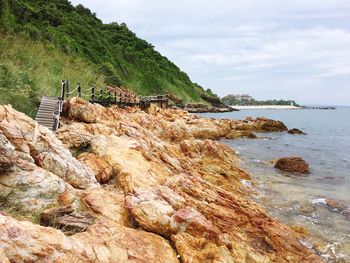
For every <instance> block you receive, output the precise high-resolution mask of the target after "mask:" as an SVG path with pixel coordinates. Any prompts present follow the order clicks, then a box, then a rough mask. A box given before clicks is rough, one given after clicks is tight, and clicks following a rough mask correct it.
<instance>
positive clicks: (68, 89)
mask: <svg viewBox="0 0 350 263" xmlns="http://www.w3.org/2000/svg"><path fill="white" fill-rule="evenodd" d="M69 92H70V81H69V80H67V81H66V93H67V98H69V96H70V93H69Z"/></svg>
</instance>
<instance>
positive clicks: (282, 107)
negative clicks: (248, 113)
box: [230, 105, 303, 110]
mask: <svg viewBox="0 0 350 263" xmlns="http://www.w3.org/2000/svg"><path fill="white" fill-rule="evenodd" d="M230 107H232V108H235V109H237V110H302V109H303V108H302V107H297V106H291V105H258V106H238V105H231V106H230Z"/></svg>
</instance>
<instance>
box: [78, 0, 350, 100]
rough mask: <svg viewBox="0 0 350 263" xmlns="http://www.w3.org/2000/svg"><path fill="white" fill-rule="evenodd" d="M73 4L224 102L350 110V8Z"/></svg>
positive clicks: (241, 2)
mask: <svg viewBox="0 0 350 263" xmlns="http://www.w3.org/2000/svg"><path fill="white" fill-rule="evenodd" d="M72 2H73V3H74V4H77V3H79V2H81V3H82V4H84V5H86V6H87V7H89V8H91V9H92V10H93V12H97V15H98V17H100V18H101V19H102V20H103V21H105V22H112V21H117V22H120V23H121V22H125V23H127V24H128V26H129V28H130V29H132V30H133V31H135V32H136V33H137V35H139V36H140V37H142V38H145V39H146V40H147V41H149V42H151V43H152V44H153V45H154V46H155V47H156V49H157V50H159V51H160V52H161V53H162V54H163V55H165V56H167V57H168V58H169V59H171V60H172V61H174V62H175V63H176V64H177V65H178V66H179V67H180V68H182V69H183V70H184V71H186V72H187V73H188V74H189V75H190V77H191V78H192V79H193V81H195V82H198V83H200V84H202V85H203V86H204V87H206V88H212V89H213V90H214V91H216V92H217V93H218V94H219V95H221V96H222V95H225V94H226V93H230V92H249V93H251V94H252V95H253V96H256V97H258V98H259V97H260V98H268V97H276V98H283V97H285V98H293V99H296V100H298V101H300V102H301V103H335V104H350V90H349V88H348V83H349V82H350V1H347V0H333V1H319V0H317V1H316V0H308V1H305V0H294V1H281V0H264V1H259V0H236V1H229V0H216V1H204V0H187V1H186V0H178V1H170V0H152V1H146V0H114V1H112V0H110V1H99V2H97V1H92V0H74V1H72ZM333 83H336V85H332V84H333ZM315 93H317V96H314V95H313V94H315ZM339 94H341V95H339ZM316 100H317V101H316Z"/></svg>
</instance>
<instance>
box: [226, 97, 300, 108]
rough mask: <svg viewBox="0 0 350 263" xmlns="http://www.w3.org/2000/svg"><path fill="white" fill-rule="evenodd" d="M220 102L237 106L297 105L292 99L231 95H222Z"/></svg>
mask: <svg viewBox="0 0 350 263" xmlns="http://www.w3.org/2000/svg"><path fill="white" fill-rule="evenodd" d="M221 100H222V102H223V103H225V104H226V105H238V106H258V105H291V103H292V102H293V105H295V106H299V105H298V104H297V103H296V102H295V101H294V100H292V101H291V100H282V99H280V100H255V99H252V100H238V99H236V98H235V97H234V96H232V95H227V96H225V97H223V98H222V99H221Z"/></svg>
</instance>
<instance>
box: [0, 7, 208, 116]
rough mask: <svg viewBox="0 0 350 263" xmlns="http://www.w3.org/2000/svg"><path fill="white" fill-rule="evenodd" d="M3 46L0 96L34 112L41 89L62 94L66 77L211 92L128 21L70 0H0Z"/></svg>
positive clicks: (146, 91) (197, 94) (187, 95)
mask: <svg viewBox="0 0 350 263" xmlns="http://www.w3.org/2000/svg"><path fill="white" fill-rule="evenodd" d="M0 52H1V53H0V92H1V97H0V103H11V104H13V105H14V107H16V108H17V109H19V110H22V111H24V112H26V113H28V114H30V115H33V111H35V109H34V108H35V107H34V106H35V105H36V106H37V105H38V102H39V99H40V96H41V95H43V94H45V95H54V94H58V92H59V82H60V80H61V79H69V80H71V81H72V83H76V82H77V81H81V82H82V84H83V86H87V85H92V84H95V85H96V86H98V85H106V84H113V85H123V86H125V87H128V88H129V89H131V90H133V91H134V92H136V93H137V94H139V95H151V94H161V93H165V92H166V91H169V92H171V93H172V94H173V95H175V96H176V97H178V98H180V99H183V100H185V101H189V102H197V101H198V102H203V101H202V99H201V95H203V94H204V95H205V94H206V92H205V91H204V90H203V88H202V87H200V86H199V85H197V84H195V83H193V82H191V80H190V78H189V77H188V76H187V74H186V73H184V72H182V71H181V70H180V69H179V68H178V67H177V66H176V65H175V64H174V63H172V62H171V61H169V60H168V59H167V58H166V57H164V56H162V55H161V54H160V53H159V52H157V51H156V50H155V49H154V47H153V46H152V45H151V44H149V43H147V42H146V41H144V40H142V39H140V38H138V37H137V36H136V35H135V34H134V33H133V32H131V31H130V30H129V29H128V27H127V26H126V25H125V24H118V23H111V24H104V23H102V22H101V20H99V19H98V18H97V17H96V15H95V14H94V13H92V12H91V11H90V10H89V9H87V8H85V7H83V6H82V5H78V6H76V7H74V6H73V5H71V4H70V2H69V1H66V0H50V1H47V0H0ZM210 95H211V94H210ZM28 98H29V101H28ZM33 109H34V110H33Z"/></svg>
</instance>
